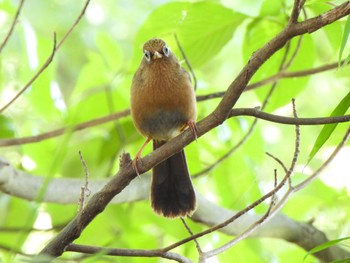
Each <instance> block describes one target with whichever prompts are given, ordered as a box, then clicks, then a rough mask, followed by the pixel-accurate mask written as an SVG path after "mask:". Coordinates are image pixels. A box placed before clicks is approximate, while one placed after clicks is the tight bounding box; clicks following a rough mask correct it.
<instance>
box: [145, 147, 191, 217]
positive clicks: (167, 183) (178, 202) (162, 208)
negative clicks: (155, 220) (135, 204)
mask: <svg viewBox="0 0 350 263" xmlns="http://www.w3.org/2000/svg"><path fill="white" fill-rule="evenodd" d="M164 143H165V142H157V141H153V149H157V148H159V147H160V146H161V145H163V144H164ZM151 202H152V207H153V209H154V211H155V212H156V213H158V214H161V215H163V216H165V217H171V218H174V217H185V216H188V215H191V214H192V212H193V211H194V210H195V209H196V196H195V192H194V189H193V186H192V182H191V177H190V174H189V172H188V168H187V163H186V157H185V152H184V150H181V151H180V152H178V153H176V154H175V155H173V156H171V157H169V158H168V159H167V160H165V161H164V162H162V163H160V164H158V165H157V166H155V167H154V168H153V175H152V186H151Z"/></svg>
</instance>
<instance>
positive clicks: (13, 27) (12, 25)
mask: <svg viewBox="0 0 350 263" xmlns="http://www.w3.org/2000/svg"><path fill="white" fill-rule="evenodd" d="M24 1H25V0H21V2H20V3H19V5H18V8H17V12H16V15H15V18H14V19H13V21H12V24H11V27H10V29H9V32H8V33H7V35H6V37H5V38H4V41H3V42H2V43H1V45H0V53H1V51H2V50H3V48H4V47H5V46H6V44H7V42H8V40H9V39H10V37H11V35H12V32H13V30H14V29H15V26H16V23H17V20H18V17H19V14H20V13H21V10H22V7H23V4H24Z"/></svg>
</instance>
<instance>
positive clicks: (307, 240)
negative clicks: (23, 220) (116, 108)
mask: <svg viewBox="0 0 350 263" xmlns="http://www.w3.org/2000/svg"><path fill="white" fill-rule="evenodd" d="M106 183H107V180H98V181H90V183H89V185H90V186H89V188H90V190H91V191H92V192H93V193H95V192H97V191H99V190H100V189H101V188H103V185H104V184H106ZM41 184H42V177H39V176H32V175H29V174H26V173H24V172H22V171H20V170H16V169H14V168H13V167H12V166H11V165H10V164H6V162H5V161H4V160H2V161H1V162H0V187H1V189H0V190H1V191H4V192H6V193H9V194H11V195H15V196H18V197H21V198H25V199H27V200H35V198H36V196H37V194H38V192H39V189H40V185H41ZM17 185H19V187H16V186H17ZM82 185H84V180H78V179H62V178H56V179H53V180H52V181H51V182H50V183H49V185H48V187H47V191H46V195H45V196H44V200H43V201H44V202H53V203H59V204H74V203H77V202H78V199H79V191H80V187H81V186H82ZM149 188H150V176H149V175H142V176H141V177H140V178H139V177H138V178H136V179H135V180H134V181H132V182H131V183H130V185H128V186H127V187H126V188H125V189H124V190H123V191H122V192H121V193H120V194H118V195H117V196H115V197H114V198H113V200H112V202H113V203H124V202H133V201H138V200H145V199H148V196H149ZM28 192H29V193H30V194H28ZM62 193H64V194H62ZM63 197H64V198H63ZM197 199H198V208H197V210H196V212H195V213H194V215H193V217H192V219H193V220H194V221H196V222H200V223H203V224H205V225H207V226H209V227H212V226H216V225H218V224H220V223H222V222H224V221H225V220H226V219H228V218H231V217H232V216H234V215H235V214H236V213H237V212H236V211H232V210H229V209H225V208H222V207H220V206H218V205H216V204H214V203H212V202H210V201H209V200H207V199H206V198H205V197H204V196H202V195H201V194H200V193H198V192H197ZM259 218H260V216H259V215H256V214H252V213H249V214H244V215H242V216H241V217H240V218H238V219H236V220H235V221H234V222H233V223H231V224H229V225H228V226H226V227H225V228H223V229H221V230H220V231H222V232H223V233H226V234H228V235H233V236H236V235H239V234H240V231H241V230H242V229H246V228H248V227H249V226H250V225H252V224H253V223H254V222H256V221H257V220H258V219H259ZM250 237H255V238H257V237H270V238H279V239H283V240H286V241H288V242H291V243H295V244H297V245H298V246H300V247H302V248H304V249H305V250H307V251H308V250H310V249H311V248H313V247H315V246H317V245H319V244H322V243H324V242H326V241H328V240H327V238H326V236H325V234H324V233H323V232H322V231H320V230H318V229H316V228H315V227H314V226H312V225H310V224H307V223H301V222H297V221H295V220H293V219H291V218H289V217H287V216H285V215H282V214H278V215H277V216H275V217H273V218H272V219H271V220H270V221H269V222H267V223H266V224H264V225H263V226H261V227H259V228H258V229H257V230H255V231H254V232H253V233H252V234H251V235H250ZM74 248H75V249H74ZM77 248H78V246H73V247H71V246H70V248H69V250H77ZM104 251H105V252H108V250H107V251H106V250H104ZM123 251H124V250H120V251H119V252H120V253H122V252H123ZM138 251H140V250H136V252H135V253H137V252H138ZM114 252H118V250H115V251H114ZM163 252H164V251H163ZM157 253H158V252H157ZM107 254H109V253H107ZM327 254H328V255H333V257H330V258H333V259H336V258H340V257H350V253H349V252H347V251H345V250H342V249H340V248H339V247H332V248H330V249H329V250H328V251H327Z"/></svg>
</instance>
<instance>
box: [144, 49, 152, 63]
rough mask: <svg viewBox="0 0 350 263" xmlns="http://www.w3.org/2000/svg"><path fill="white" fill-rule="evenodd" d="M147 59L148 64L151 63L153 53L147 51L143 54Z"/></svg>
mask: <svg viewBox="0 0 350 263" xmlns="http://www.w3.org/2000/svg"><path fill="white" fill-rule="evenodd" d="M143 55H144V57H145V59H146V60H147V62H151V52H149V51H148V50H145V51H144V53H143Z"/></svg>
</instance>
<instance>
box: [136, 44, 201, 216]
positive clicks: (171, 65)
mask: <svg viewBox="0 0 350 263" xmlns="http://www.w3.org/2000/svg"><path fill="white" fill-rule="evenodd" d="M131 116H132V119H133V122H134V124H135V127H136V128H137V130H138V131H139V132H140V133H141V134H142V135H143V136H144V137H146V138H147V140H146V142H145V143H144V144H143V146H142V147H141V149H140V150H139V151H138V153H137V155H136V158H135V159H134V161H133V164H134V168H135V170H136V172H138V171H137V160H138V159H139V158H140V156H141V153H142V150H143V149H144V147H145V146H146V145H147V143H148V142H149V141H150V140H153V149H154V150H155V149H157V148H159V147H160V146H162V145H163V144H164V143H165V142H166V141H168V140H170V139H171V138H173V137H175V136H176V135H178V134H179V133H181V132H182V131H183V130H184V129H186V128H187V127H189V128H191V129H192V130H193V132H194V135H195V136H196V137H197V134H196V126H195V120H196V117H197V108H196V96H195V91H194V89H193V86H192V84H191V79H190V75H189V74H188V72H187V71H186V70H185V69H184V68H182V67H181V65H180V63H179V61H178V60H177V58H176V56H175V55H174V53H172V51H171V50H170V48H169V47H168V46H167V44H166V43H165V42H164V41H163V40H161V39H151V40H149V41H148V42H146V43H145V44H144V46H143V58H142V61H141V63H140V66H139V68H138V69H137V71H136V73H135V75H134V78H133V80H132V86H131ZM151 203H152V207H153V209H154V211H155V212H156V213H158V214H161V215H163V216H165V217H170V218H174V217H185V216H188V215H191V213H192V212H193V211H194V210H195V208H196V197H195V192H194V189H193V186H192V182H191V177H190V175H189V172H188V168H187V163H186V157H185V152H184V150H183V149H182V150H181V151H180V152H178V153H176V154H174V155H173V156H171V157H169V158H168V159H167V160H165V161H164V162H162V163H160V164H158V165H156V166H155V167H154V168H153V172H152V183H151Z"/></svg>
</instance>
